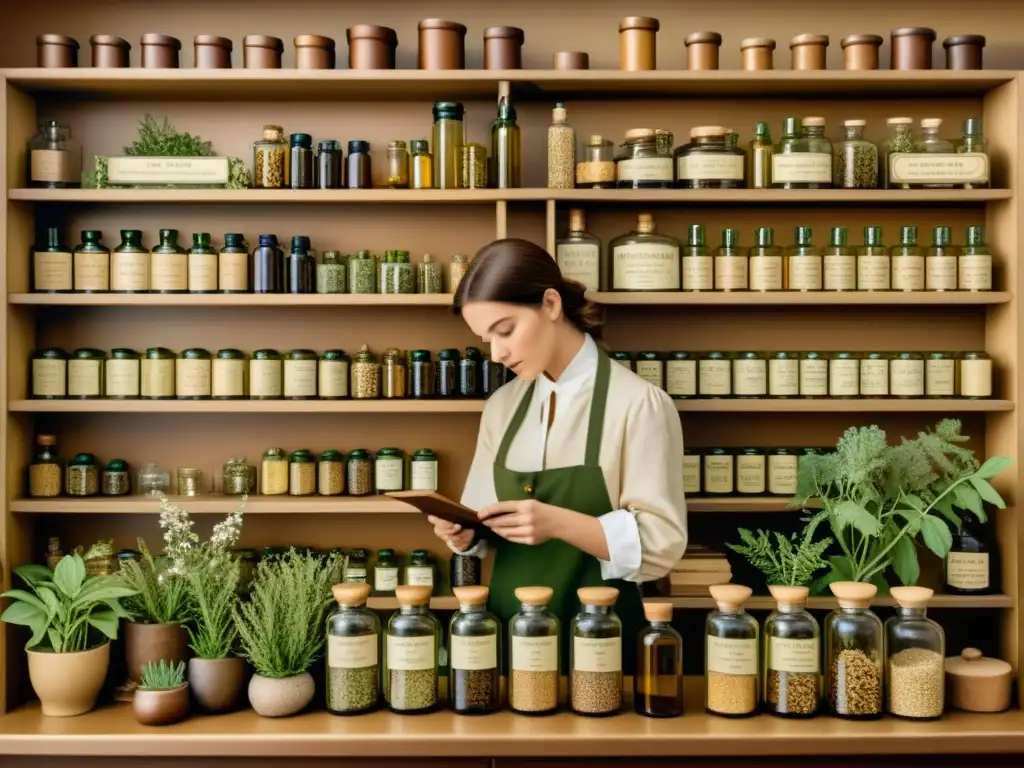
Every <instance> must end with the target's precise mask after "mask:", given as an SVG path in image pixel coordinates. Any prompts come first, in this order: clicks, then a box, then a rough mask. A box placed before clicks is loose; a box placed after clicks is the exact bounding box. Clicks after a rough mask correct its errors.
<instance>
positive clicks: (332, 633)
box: [327, 584, 380, 715]
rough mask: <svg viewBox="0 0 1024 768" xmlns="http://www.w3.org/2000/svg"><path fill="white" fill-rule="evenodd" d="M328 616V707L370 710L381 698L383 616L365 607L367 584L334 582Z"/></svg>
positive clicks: (341, 710) (345, 711) (336, 711)
mask: <svg viewBox="0 0 1024 768" xmlns="http://www.w3.org/2000/svg"><path fill="white" fill-rule="evenodd" d="M332 591H333V593H334V599H335V601H337V603H338V607H337V608H335V609H334V611H333V612H332V613H331V615H330V616H329V617H328V618H327V710H328V711H329V712H331V713H333V714H335V715H354V714H358V713H360V712H368V711H370V710H371V709H374V708H375V707H376V706H377V703H378V701H379V699H380V658H379V656H378V648H379V647H380V619H378V618H377V614H376V613H374V612H373V611H371V610H369V609H368V608H367V607H366V601H367V598H368V597H369V596H370V587H369V585H367V584H335V585H334V587H333V589H332Z"/></svg>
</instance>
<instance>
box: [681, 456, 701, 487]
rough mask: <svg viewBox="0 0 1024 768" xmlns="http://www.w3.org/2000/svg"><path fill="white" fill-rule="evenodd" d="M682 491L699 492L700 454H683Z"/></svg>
mask: <svg viewBox="0 0 1024 768" xmlns="http://www.w3.org/2000/svg"><path fill="white" fill-rule="evenodd" d="M683 493H700V456H692V455H684V456H683Z"/></svg>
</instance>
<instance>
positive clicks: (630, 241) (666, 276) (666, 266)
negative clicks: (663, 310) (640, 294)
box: [608, 213, 710, 291]
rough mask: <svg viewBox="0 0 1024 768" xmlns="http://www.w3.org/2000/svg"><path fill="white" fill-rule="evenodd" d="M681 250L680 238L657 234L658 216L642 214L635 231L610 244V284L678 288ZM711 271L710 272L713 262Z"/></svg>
mask: <svg viewBox="0 0 1024 768" xmlns="http://www.w3.org/2000/svg"><path fill="white" fill-rule="evenodd" d="M679 252H680V245H679V241H678V240H676V239H675V238H674V237H671V236H669V235H661V234H657V233H656V232H655V226H654V217H653V216H652V215H651V214H649V213H641V214H640V215H639V216H638V217H637V225H636V229H635V230H633V231H631V232H627V233H626V234H624V235H619V236H618V237H616V238H614V239H613V240H612V241H611V242H610V243H608V253H609V254H610V255H611V260H610V261H611V263H610V264H609V265H608V285H609V286H610V288H611V290H613V291H678V290H680V289H681V288H682V283H681V282H680V277H681V272H680V268H681V265H680V258H679ZM708 258H710V256H709V257H708ZM708 271H709V275H710V265H708Z"/></svg>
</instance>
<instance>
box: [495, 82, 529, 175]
mask: <svg viewBox="0 0 1024 768" xmlns="http://www.w3.org/2000/svg"><path fill="white" fill-rule="evenodd" d="M522 165H523V161H522V151H521V139H520V134H519V126H518V125H516V108H515V107H513V106H512V104H510V103H509V100H508V97H507V96H502V97H500V98H499V99H498V116H497V118H495V120H494V122H493V123H491V169H490V173H489V174H488V175H489V176H490V180H491V186H492V187H494V188H496V189H518V188H519V187H521V186H522Z"/></svg>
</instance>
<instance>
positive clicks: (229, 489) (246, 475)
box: [220, 456, 256, 496]
mask: <svg viewBox="0 0 1024 768" xmlns="http://www.w3.org/2000/svg"><path fill="white" fill-rule="evenodd" d="M220 478H221V493H223V494H224V495H225V496H244V495H245V494H247V493H255V492H256V467H254V466H251V465H249V464H247V463H246V462H245V457H244V456H241V457H238V458H231V459H228V460H227V461H226V462H224V466H223V467H222V468H221V473H220Z"/></svg>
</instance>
